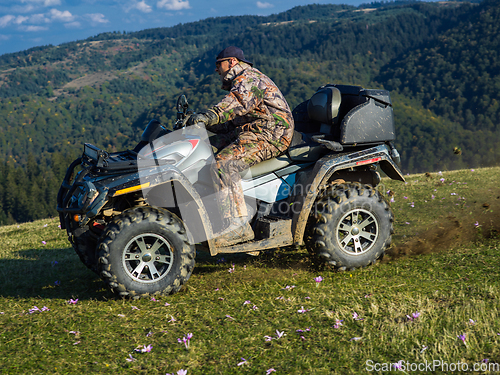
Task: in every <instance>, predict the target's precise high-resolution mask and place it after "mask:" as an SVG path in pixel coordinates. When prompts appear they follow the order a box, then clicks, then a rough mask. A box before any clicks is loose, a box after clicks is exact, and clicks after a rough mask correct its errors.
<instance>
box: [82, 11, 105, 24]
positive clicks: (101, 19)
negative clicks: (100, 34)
mask: <svg viewBox="0 0 500 375" xmlns="http://www.w3.org/2000/svg"><path fill="white" fill-rule="evenodd" d="M86 16H87V17H88V18H89V19H90V22H91V23H92V24H93V25H97V24H100V23H108V22H109V21H108V20H107V19H106V17H105V16H104V14H102V13H91V14H86Z"/></svg>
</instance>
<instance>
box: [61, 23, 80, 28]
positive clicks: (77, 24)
mask: <svg viewBox="0 0 500 375" xmlns="http://www.w3.org/2000/svg"><path fill="white" fill-rule="evenodd" d="M64 27H65V28H67V29H79V28H81V27H82V24H81V23H80V22H78V21H75V22H70V23H65V24H64Z"/></svg>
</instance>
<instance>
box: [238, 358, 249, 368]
mask: <svg viewBox="0 0 500 375" xmlns="http://www.w3.org/2000/svg"><path fill="white" fill-rule="evenodd" d="M245 363H247V360H246V359H245V358H243V357H241V362H240V363H238V366H243V365H244V364H245Z"/></svg>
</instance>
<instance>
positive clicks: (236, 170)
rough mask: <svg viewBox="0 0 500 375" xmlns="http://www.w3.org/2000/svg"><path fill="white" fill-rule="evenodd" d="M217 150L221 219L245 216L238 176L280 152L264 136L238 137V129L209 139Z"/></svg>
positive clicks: (241, 135) (246, 133) (243, 134)
mask: <svg viewBox="0 0 500 375" xmlns="http://www.w3.org/2000/svg"><path fill="white" fill-rule="evenodd" d="M210 143H211V144H212V146H214V147H215V148H217V150H218V152H217V153H216V155H215V160H216V162H217V170H216V171H215V173H216V176H214V177H215V178H216V179H217V180H219V181H220V185H219V184H216V186H217V187H218V201H219V202H218V203H219V205H220V209H221V214H222V217H223V218H224V219H228V218H231V217H245V216H247V215H248V213H247V208H246V204H245V199H244V196H243V189H242V187H241V177H240V172H241V171H244V170H246V169H248V168H250V167H251V166H253V165H255V164H257V163H260V162H261V161H264V160H268V159H272V158H274V157H276V156H278V155H279V154H281V151H280V150H279V149H278V148H276V146H273V145H272V144H270V143H269V142H268V140H267V139H266V138H264V137H263V136H261V135H259V134H257V133H253V132H242V133H239V132H238V129H236V130H234V131H231V132H229V133H225V134H217V135H216V136H214V137H212V138H211V139H210Z"/></svg>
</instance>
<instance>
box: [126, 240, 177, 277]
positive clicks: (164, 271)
mask: <svg viewBox="0 0 500 375" xmlns="http://www.w3.org/2000/svg"><path fill="white" fill-rule="evenodd" d="M173 260H174V254H173V252H172V247H171V245H170V243H169V242H168V241H167V240H166V239H165V238H164V237H162V236H160V235H158V234H155V233H144V234H140V235H137V236H135V237H133V238H132V239H131V240H130V241H129V242H128V243H127V245H126V246H125V250H124V251H123V255H122V264H123V267H124V269H125V271H126V272H127V274H128V275H129V276H130V277H131V278H132V279H133V280H135V281H138V282H141V283H154V282H157V281H159V280H161V279H163V278H164V277H165V276H166V275H168V273H169V271H170V269H171V268H172V263H173Z"/></svg>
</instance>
